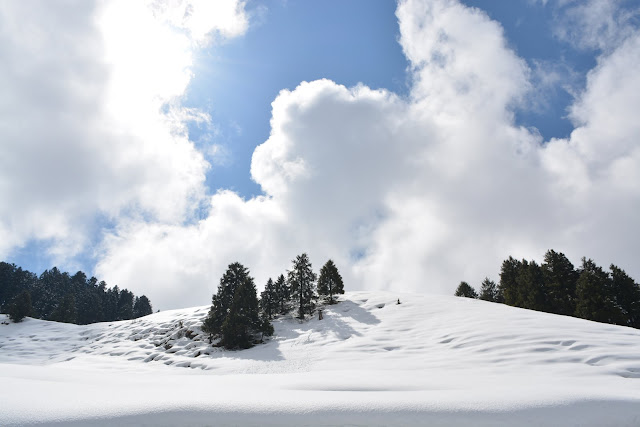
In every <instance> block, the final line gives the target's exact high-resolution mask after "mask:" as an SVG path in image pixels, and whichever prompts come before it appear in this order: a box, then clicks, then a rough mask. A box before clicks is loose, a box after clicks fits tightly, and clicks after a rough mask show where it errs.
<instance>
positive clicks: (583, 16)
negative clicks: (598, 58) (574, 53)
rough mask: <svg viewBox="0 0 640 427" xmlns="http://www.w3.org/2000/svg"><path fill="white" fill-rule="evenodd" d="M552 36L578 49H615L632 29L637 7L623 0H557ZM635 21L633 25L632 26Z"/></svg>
mask: <svg viewBox="0 0 640 427" xmlns="http://www.w3.org/2000/svg"><path fill="white" fill-rule="evenodd" d="M556 3H557V5H558V6H559V7H560V8H561V13H559V14H558V19H557V22H556V25H555V28H554V32H555V35H556V36H557V37H559V38H560V39H562V40H565V41H567V42H569V43H571V44H573V45H574V46H576V47H577V48H579V49H598V50H602V51H609V50H611V49H615V48H616V47H617V46H618V45H620V43H621V42H622V41H623V40H624V39H625V38H627V37H629V36H631V35H633V34H634V33H635V32H636V31H637V28H636V25H637V20H638V18H640V9H638V7H637V5H635V4H634V2H628V1H625V0H588V1H577V0H557V1H556ZM634 21H635V23H636V24H635V25H634Z"/></svg>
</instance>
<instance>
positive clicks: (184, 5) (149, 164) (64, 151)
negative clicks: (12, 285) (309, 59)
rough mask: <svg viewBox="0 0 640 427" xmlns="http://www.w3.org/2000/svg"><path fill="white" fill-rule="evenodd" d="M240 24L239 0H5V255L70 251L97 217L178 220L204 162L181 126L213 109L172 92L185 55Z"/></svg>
mask: <svg viewBox="0 0 640 427" xmlns="http://www.w3.org/2000/svg"><path fill="white" fill-rule="evenodd" d="M212 8H215V9H216V10H211V9H212ZM202 9H206V10H202ZM202 12H206V13H202ZM246 27H247V18H246V16H245V14H244V11H243V4H242V3H240V2H237V1H228V2H215V4H214V3H210V2H197V1H181V2H168V1H153V2H151V3H144V2H134V3H132V2H125V1H112V2H97V3H92V2H83V3H82V4H80V5H78V4H74V5H73V6H72V5H69V4H61V3H54V2H49V1H41V2H30V3H28V4H27V3H20V2H12V3H6V2H5V3H2V5H0V57H2V58H3V67H2V69H1V70H0V93H2V97H1V99H0V111H1V117H2V119H0V140H2V151H3V155H2V156H0V231H1V232H2V235H3V239H2V242H1V243H0V256H2V257H5V256H6V255H7V254H8V253H9V251H10V250H12V249H13V248H15V247H20V246H22V245H24V244H25V243H27V242H28V241H30V240H31V239H41V240H42V239H49V240H50V241H51V242H52V243H51V246H50V249H51V253H53V254H57V255H59V259H61V260H64V259H69V257H71V256H73V255H75V254H77V253H78V252H80V251H82V250H86V248H87V246H86V245H87V237H86V236H87V235H88V234H89V232H90V230H91V229H92V228H93V227H95V225H96V221H97V220H96V217H103V218H107V219H109V220H110V221H114V222H116V223H117V222H118V221H120V219H121V218H122V217H130V216H140V215H142V216H144V217H145V218H151V219H153V220H154V221H160V222H168V223H180V222H183V221H184V219H185V217H186V216H188V215H189V213H190V212H191V211H192V209H193V205H194V204H197V203H199V201H200V200H201V199H202V197H203V195H204V193H205V188H204V185H203V183H204V179H205V172H206V170H207V168H208V167H209V165H208V163H207V162H206V161H205V159H204V157H203V155H202V154H201V153H200V152H199V151H197V150H196V149H195V148H194V146H193V143H192V142H191V141H189V139H188V135H187V131H186V123H187V122H189V121H193V120H195V121H207V120H209V118H208V117H207V116H206V115H203V114H202V113H201V112H198V111H194V110H187V109H184V108H182V107H181V105H180V102H179V101H180V97H181V96H182V95H183V93H184V91H185V89H186V87H187V85H188V84H189V81H190V79H191V71H190V67H191V65H192V53H193V51H194V49H196V48H197V47H198V46H202V45H204V44H206V42H207V40H208V38H209V37H213V36H216V37H232V36H237V35H240V34H242V33H243V32H244V31H245V30H246Z"/></svg>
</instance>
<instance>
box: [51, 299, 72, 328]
mask: <svg viewBox="0 0 640 427" xmlns="http://www.w3.org/2000/svg"><path fill="white" fill-rule="evenodd" d="M77 318H78V311H77V309H76V300H75V298H74V296H73V294H67V295H65V296H64V297H63V298H62V300H61V301H60V303H59V304H58V306H57V307H56V309H55V310H54V311H53V313H51V320H54V321H56V322H63V323H75V322H76V320H77Z"/></svg>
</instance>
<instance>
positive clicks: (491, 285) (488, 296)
mask: <svg viewBox="0 0 640 427" xmlns="http://www.w3.org/2000/svg"><path fill="white" fill-rule="evenodd" d="M480 299H481V300H484V301H491V302H500V296H499V295H498V285H496V282H494V281H493V280H490V279H489V278H488V277H485V279H484V280H483V281H482V285H480Z"/></svg>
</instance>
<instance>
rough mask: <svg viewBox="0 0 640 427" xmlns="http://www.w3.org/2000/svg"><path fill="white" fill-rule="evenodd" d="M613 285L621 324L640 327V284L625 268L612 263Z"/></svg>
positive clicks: (618, 322)
mask: <svg viewBox="0 0 640 427" xmlns="http://www.w3.org/2000/svg"><path fill="white" fill-rule="evenodd" d="M610 270H611V285H612V292H613V294H614V295H615V306H616V310H617V311H618V312H619V313H620V318H619V319H618V321H617V322H616V323H617V324H619V325H625V326H631V327H634V328H640V286H638V284H637V283H636V282H635V281H634V280H633V279H632V278H631V277H629V276H628V275H627V273H625V271H624V270H622V269H620V268H618V267H616V266H615V265H613V264H611V267H610Z"/></svg>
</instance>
